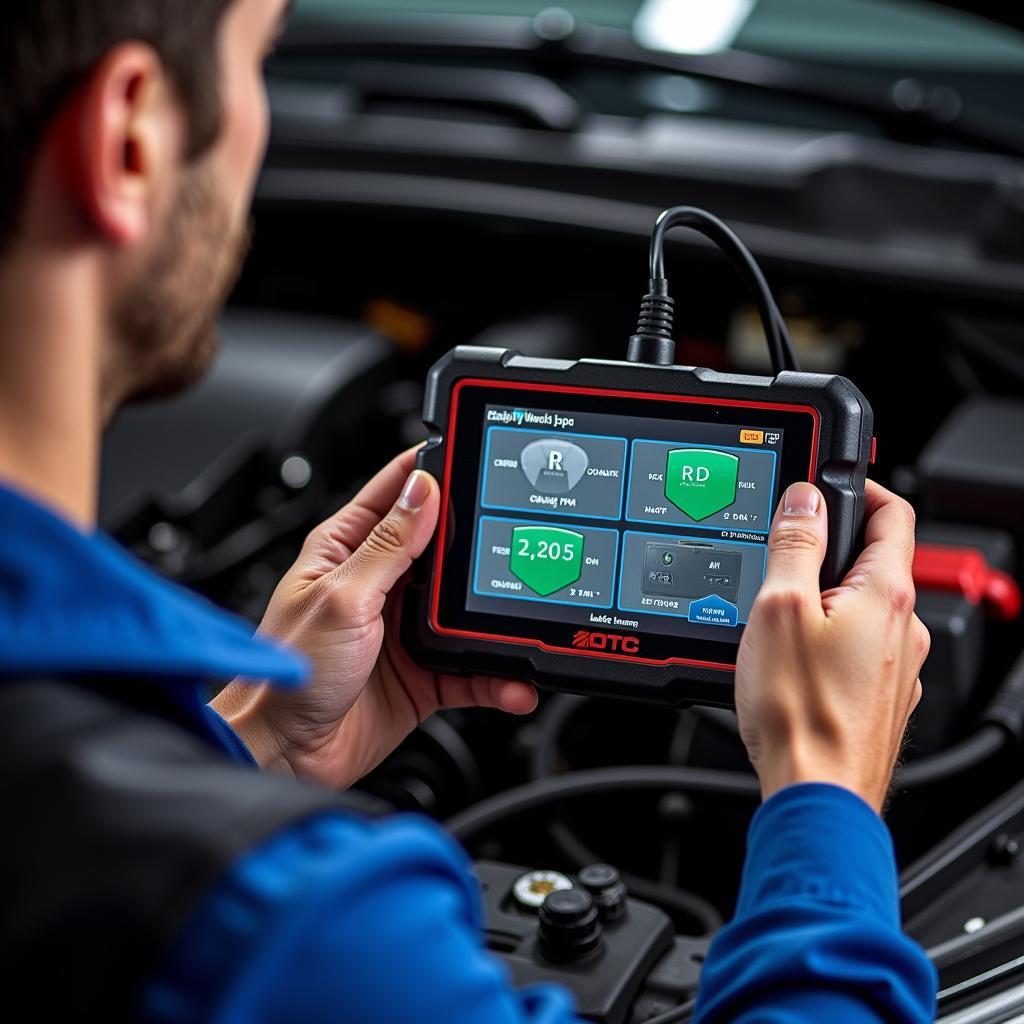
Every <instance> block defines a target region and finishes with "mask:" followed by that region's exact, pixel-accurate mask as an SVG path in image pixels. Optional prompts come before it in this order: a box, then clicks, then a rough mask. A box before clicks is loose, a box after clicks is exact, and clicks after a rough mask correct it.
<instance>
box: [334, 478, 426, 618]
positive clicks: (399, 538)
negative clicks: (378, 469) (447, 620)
mask: <svg viewBox="0 0 1024 1024" xmlns="http://www.w3.org/2000/svg"><path fill="white" fill-rule="evenodd" d="M438 505H439V500H438V488H437V481H435V480H434V478H433V477H432V476H431V475H430V474H429V473H425V472H424V471H423V470H421V469H418V470H416V471H415V472H414V473H413V474H412V475H411V476H410V477H409V479H408V480H407V481H406V484H405V487H404V489H403V490H402V495H401V497H400V498H399V499H398V501H397V502H395V504H394V506H392V508H391V511H390V512H388V514H387V515H386V516H384V518H383V519H381V520H380V522H378V523H377V525H376V526H375V527H373V529H372V530H371V531H370V533H369V535H368V536H367V538H366V540H364V541H363V543H362V544H360V545H359V547H358V548H356V550H355V551H354V552H353V553H352V557H351V558H349V559H348V560H347V561H346V562H345V563H344V564H343V565H341V566H340V567H339V568H338V569H337V570H336V572H337V574H338V575H339V576H340V577H341V580H342V582H343V583H344V585H345V587H346V588H352V590H353V591H355V592H356V593H358V594H359V596H360V597H361V598H362V599H363V602H365V604H364V606H363V610H364V612H369V613H370V614H374V615H376V614H379V613H380V611H381V609H382V608H383V607H384V601H385V599H386V598H387V596H388V594H389V593H390V592H391V590H392V588H393V587H394V586H395V584H397V583H398V581H399V580H400V579H401V578H402V577H403V576H404V575H405V573H406V572H408V570H409V567H410V566H411V565H412V563H413V560H414V559H416V558H419V556H420V555H421V554H423V551H424V549H425V548H426V546H427V545H428V544H429V543H430V538H431V537H432V536H433V534H434V528H435V527H436V526H437V512H438Z"/></svg>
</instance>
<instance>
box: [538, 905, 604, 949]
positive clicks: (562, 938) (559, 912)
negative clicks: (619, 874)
mask: <svg viewBox="0 0 1024 1024" xmlns="http://www.w3.org/2000/svg"><path fill="white" fill-rule="evenodd" d="M538 916H539V928H538V929H537V948H538V950H539V951H540V953H541V955H542V956H543V957H544V958H545V959H546V960H550V961H551V962H552V963H562V964H564V963H571V962H573V961H575V960H581V959H583V958H584V957H585V956H587V955H588V954H590V953H592V952H593V951H594V950H595V949H597V947H598V944H599V943H600V941H601V922H600V921H599V920H598V916H597V908H596V907H595V906H594V901H593V899H592V898H591V896H590V893H589V892H586V891H585V890H584V889H560V890H557V891H556V892H553V893H550V894H549V895H548V897H547V899H546V900H544V903H543V904H542V905H541V908H540V912H539V915H538Z"/></svg>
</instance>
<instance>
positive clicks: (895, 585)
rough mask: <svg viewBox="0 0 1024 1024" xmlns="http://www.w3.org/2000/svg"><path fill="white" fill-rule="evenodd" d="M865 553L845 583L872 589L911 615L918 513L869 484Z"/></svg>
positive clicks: (889, 493) (913, 595)
mask: <svg viewBox="0 0 1024 1024" xmlns="http://www.w3.org/2000/svg"><path fill="white" fill-rule="evenodd" d="M865 495H866V499H867V503H866V507H865V508H866V515H867V518H866V523H865V527H864V550H863V551H862V552H861V555H860V557H859V558H858V559H857V561H856V563H855V565H854V566H853V568H852V569H851V570H850V572H849V573H848V574H847V577H846V579H845V580H844V581H843V586H844V587H851V588H853V589H869V590H871V591H872V592H873V593H875V594H876V595H877V596H878V597H880V598H881V599H883V600H885V601H886V602H887V603H888V604H890V605H892V607H893V610H894V611H896V612H898V613H901V614H909V613H910V612H912V611H913V609H914V604H915V600H916V598H915V593H914V577H913V565H914V528H915V516H914V510H913V508H911V506H910V505H909V504H908V503H907V502H906V501H904V500H903V499H902V498H900V497H897V495H895V494H893V493H892V492H891V491H887V490H886V489H885V488H884V487H881V486H880V485H878V484H876V483H874V482H873V481H871V480H869V481H868V482H867V488H866V492H865Z"/></svg>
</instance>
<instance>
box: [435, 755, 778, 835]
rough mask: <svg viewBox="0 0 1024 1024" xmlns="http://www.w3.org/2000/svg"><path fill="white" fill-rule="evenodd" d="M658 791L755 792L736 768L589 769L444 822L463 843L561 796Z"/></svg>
mask: <svg viewBox="0 0 1024 1024" xmlns="http://www.w3.org/2000/svg"><path fill="white" fill-rule="evenodd" d="M663 789H681V790H687V789H692V790H696V791H698V792H703V793H719V794H722V795H723V796H739V797H748V798H753V799H756V798H758V797H759V796H760V792H761V788H760V786H759V785H758V782H757V779H756V778H755V777H754V776H753V775H746V774H744V773H742V772H727V771H719V770H718V769H712V768H663V767H659V766H657V765H633V766H627V767H623V768H591V769H588V770H586V771H581V772H569V773H567V774H565V775H556V776H555V777H553V778H549V779H540V780H538V781H537V782H528V783H526V784H525V785H522V786H516V787H515V788H513V789H510V790H507V791H506V792H504V793H498V794H496V795H495V796H492V797H488V799H486V800H482V801H481V802H480V803H478V804H476V806H474V807H467V808H466V809H465V810H464V811H460V812H459V813H458V814H456V815H454V816H453V817H451V818H449V819H448V821H447V822H446V825H447V827H448V829H449V831H450V832H451V833H452V834H453V835H454V836H455V837H456V838H457V839H460V840H462V841H463V842H467V841H468V840H469V839H472V838H473V837H474V836H476V835H477V834H479V833H480V832H483V831H484V830H485V829H488V828H490V827H492V826H493V825H497V824H499V823H500V822H502V821H504V820H505V819H506V818H509V817H513V816H515V815H519V814H524V813H526V812H528V811H537V810H540V809H541V808H544V807H549V806H550V805H551V804H556V803H559V802H560V801H563V800H574V799H577V798H579V797H607V796H609V795H610V794H612V793H632V792H638V791H639V792H643V791H646V790H655V791H657V790H663Z"/></svg>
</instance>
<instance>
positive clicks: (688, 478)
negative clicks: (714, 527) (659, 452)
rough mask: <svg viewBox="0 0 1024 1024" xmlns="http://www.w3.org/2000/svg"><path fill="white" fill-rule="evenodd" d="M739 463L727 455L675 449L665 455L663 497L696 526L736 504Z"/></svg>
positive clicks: (699, 449)
mask: <svg viewBox="0 0 1024 1024" xmlns="http://www.w3.org/2000/svg"><path fill="white" fill-rule="evenodd" d="M739 470H740V460H739V457H738V456H736V455H730V454H729V453H728V452H716V451H710V450H707V449H703V448H679V449H677V450H676V451H672V452H669V453H668V463H667V465H666V467H665V497H666V498H668V500H669V501H670V502H672V504H673V505H675V507H676V508H678V509H679V511H680V512H683V513H685V514H686V515H688V516H689V517H690V518H691V519H694V520H696V521H697V522H700V520H702V519H707V517H708V516H713V515H714V514H715V513H716V512H721V511H722V509H726V508H728V507H729V506H730V505H731V504H732V503H733V502H734V501H735V500H736V488H737V483H738V480H739Z"/></svg>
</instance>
